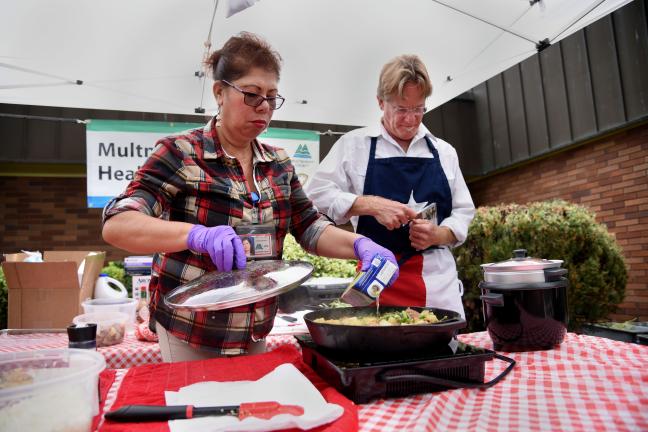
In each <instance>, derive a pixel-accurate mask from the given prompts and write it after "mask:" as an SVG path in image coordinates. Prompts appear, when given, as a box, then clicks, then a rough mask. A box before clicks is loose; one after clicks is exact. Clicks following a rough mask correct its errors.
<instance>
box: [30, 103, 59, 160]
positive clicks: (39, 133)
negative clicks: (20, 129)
mask: <svg viewBox="0 0 648 432" xmlns="http://www.w3.org/2000/svg"><path fill="white" fill-rule="evenodd" d="M60 111H61V110H60V109H56V108H51V107H40V106H35V107H32V108H31V109H30V114H31V115H35V116H52V117H56V116H58V113H60ZM26 139H27V142H26V144H27V155H26V157H27V159H28V160H29V161H30V162H46V161H48V160H52V159H54V160H59V159H60V156H61V153H60V145H59V143H60V140H61V124H60V123H59V122H51V121H40V122H34V121H32V122H29V125H28V126H27V137H26Z"/></svg>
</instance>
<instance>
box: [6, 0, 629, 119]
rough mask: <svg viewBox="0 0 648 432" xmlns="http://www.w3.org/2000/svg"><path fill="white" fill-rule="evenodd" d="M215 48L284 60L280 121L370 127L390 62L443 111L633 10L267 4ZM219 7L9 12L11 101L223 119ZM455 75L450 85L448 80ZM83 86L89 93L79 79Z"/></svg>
mask: <svg viewBox="0 0 648 432" xmlns="http://www.w3.org/2000/svg"><path fill="white" fill-rule="evenodd" d="M225 2H226V0H223V1H221V4H220V5H219V6H218V7H217V8H216V13H215V17H214V20H213V26H212V32H211V41H212V44H213V47H214V49H217V48H218V47H220V46H221V45H222V44H223V42H224V41H225V40H227V38H229V37H230V36H231V35H233V34H236V33H238V32H240V31H243V30H245V31H251V32H254V33H257V34H259V35H261V36H263V37H265V38H266V39H267V40H268V41H269V42H270V43H271V44H272V45H273V46H274V47H275V48H276V49H277V50H278V51H279V52H280V53H281V55H282V57H283V59H284V66H283V71H282V77H281V82H280V87H279V88H280V93H281V94H282V95H283V96H284V97H286V104H285V105H284V107H282V108H281V109H280V110H278V111H277V112H276V113H275V115H274V118H275V119H277V120H289V121H300V122H313V123H329V124H343V125H367V124H370V123H372V122H374V121H376V120H377V119H378V118H379V115H380V112H379V110H378V107H377V103H376V98H375V94H376V86H377V80H378V74H379V71H380V68H381V67H382V65H383V64H384V63H385V62H386V61H388V60H389V59H390V58H392V57H394V56H396V55H399V54H404V53H414V54H418V55H419V56H420V57H421V58H422V59H423V61H424V62H425V63H426V65H427V67H428V70H429V72H430V75H431V78H432V80H433V83H434V92H433V95H432V97H431V98H430V99H429V100H428V104H427V106H428V108H433V107H436V106H438V105H440V104H442V103H444V102H446V101H448V100H449V99H451V98H453V97H455V96H457V95H459V94H461V93H463V92H464V91H466V90H467V89H470V88H471V87H474V86H475V85H477V84H479V83H480V82H483V81H484V80H486V79H488V78H490V77H491V76H493V75H495V74H497V73H499V72H501V71H503V70H505V69H507V68H509V67H510V66H512V65H514V64H516V63H518V62H520V61H522V60H524V59H525V58H527V57H529V56H530V55H532V54H534V53H535V52H536V43H537V42H539V41H541V40H544V39H548V40H549V41H550V42H551V43H555V42H557V41H558V40H560V39H561V38H564V37H566V36H568V35H569V34H571V33H573V32H575V31H577V30H578V29H580V28H582V27H584V26H586V25H588V24H590V23H592V22H593V21H595V20H597V19H598V18H600V17H602V16H605V15H607V14H608V13H610V12H612V11H614V10H615V9H617V8H618V7H620V6H622V5H624V4H625V3H627V2H628V0H542V1H533V0H532V1H529V0H488V1H484V0H455V1H452V0H443V1H433V0H379V1H377V0H262V1H260V2H259V3H257V4H255V5H253V6H252V7H250V8H248V9H245V10H243V11H242V12H240V13H238V14H235V15H234V16H232V17H230V18H225V10H226V9H227V4H226V3H225ZM214 7H215V4H214V2H213V1H208V0H191V1H187V0H112V1H105V2H97V1H87V0H56V1H45V0H20V1H10V0H4V1H3V2H2V13H1V14H0V102H1V103H15V104H27V105H50V106H64V107H78V108H95V109H111V110H124V111H144V112H166V113H182V114H193V113H194V110H195V108H197V107H204V108H205V109H206V111H207V113H211V112H214V110H215V102H214V100H213V96H212V95H211V84H212V83H211V81H210V80H209V79H207V80H206V81H205V83H204V85H203V80H202V79H201V78H199V77H196V76H195V72H196V71H200V70H201V69H202V66H201V61H202V58H203V55H204V52H205V47H204V43H205V41H206V40H207V38H208V35H209V33H210V26H211V24H212V15H213V11H214ZM448 77H450V79H448ZM77 80H79V81H82V82H83V83H82V84H81V85H77V84H76V81H77Z"/></svg>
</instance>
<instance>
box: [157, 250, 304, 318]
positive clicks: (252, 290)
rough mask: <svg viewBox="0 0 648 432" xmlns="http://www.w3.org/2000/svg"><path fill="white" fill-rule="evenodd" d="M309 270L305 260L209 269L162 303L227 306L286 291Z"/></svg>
mask: <svg viewBox="0 0 648 432" xmlns="http://www.w3.org/2000/svg"><path fill="white" fill-rule="evenodd" d="M311 273H313V265H312V264H311V263H308V262H305V261H282V260H264V261H251V262H248V264H247V267H246V268H245V269H243V270H232V271H231V272H211V273H207V274H205V275H203V276H201V277H199V278H198V279H195V280H193V281H191V282H189V283H187V284H185V285H181V286H179V287H177V288H175V289H174V290H172V291H171V292H169V293H168V294H167V295H166V296H165V297H164V302H165V303H166V304H167V305H168V306H170V307H172V308H175V309H182V310H190V311H206V310H222V309H229V308H232V307H235V306H241V305H246V304H250V303H255V302H258V301H260V300H265V299H267V298H270V297H274V296H277V295H279V294H282V293H285V292H287V291H290V290H291V289H293V288H296V287H298V286H299V285H300V284H301V283H302V282H304V281H305V280H306V279H308V278H309V277H310V275H311Z"/></svg>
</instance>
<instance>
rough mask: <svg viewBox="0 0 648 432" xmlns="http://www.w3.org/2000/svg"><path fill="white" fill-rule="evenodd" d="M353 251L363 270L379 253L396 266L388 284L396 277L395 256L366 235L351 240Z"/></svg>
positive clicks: (396, 262)
mask: <svg viewBox="0 0 648 432" xmlns="http://www.w3.org/2000/svg"><path fill="white" fill-rule="evenodd" d="M353 251H354V252H355V255H356V257H358V259H359V260H360V262H361V263H362V267H361V270H363V271H364V270H367V269H368V268H369V265H371V260H372V259H373V257H374V256H375V255H376V254H380V255H382V256H383V257H385V258H387V260H388V261H390V262H392V263H394V265H395V266H396V272H395V273H394V276H392V278H391V280H390V281H389V285H391V284H393V283H394V281H395V280H396V279H398V273H399V271H398V261H396V257H395V256H394V254H393V253H392V251H390V250H389V249H387V248H384V247H382V246H380V245H379V244H377V243H374V242H373V241H372V240H371V239H369V238H367V237H360V238H357V239H356V240H355V241H354V242H353Z"/></svg>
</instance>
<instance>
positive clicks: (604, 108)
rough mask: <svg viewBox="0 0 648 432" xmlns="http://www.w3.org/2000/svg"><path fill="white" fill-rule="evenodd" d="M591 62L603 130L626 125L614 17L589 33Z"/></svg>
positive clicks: (586, 34) (600, 125)
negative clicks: (613, 26)
mask: <svg viewBox="0 0 648 432" xmlns="http://www.w3.org/2000/svg"><path fill="white" fill-rule="evenodd" d="M585 37H586V40H587V51H588V53H589V58H590V69H591V73H592V84H593V88H594V104H595V107H596V120H597V124H598V127H599V129H609V128H613V127H615V126H620V125H622V124H623V123H624V122H625V107H624V106H623V91H622V90H621V77H620V75H619V64H618V59H617V54H616V44H615V41H614V29H613V28H612V18H611V17H610V16H607V17H604V18H601V19H600V20H598V21H596V22H595V23H593V24H591V25H589V26H587V28H586V29H585Z"/></svg>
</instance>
